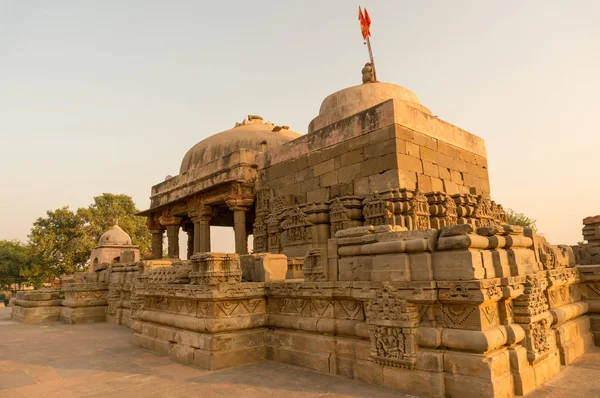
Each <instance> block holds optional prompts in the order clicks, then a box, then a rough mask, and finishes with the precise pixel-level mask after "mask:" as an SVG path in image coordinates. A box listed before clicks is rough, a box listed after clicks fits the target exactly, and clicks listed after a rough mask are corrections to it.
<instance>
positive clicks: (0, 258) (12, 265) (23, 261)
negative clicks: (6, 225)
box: [0, 240, 33, 290]
mask: <svg viewBox="0 0 600 398" xmlns="http://www.w3.org/2000/svg"><path fill="white" fill-rule="evenodd" d="M32 260H33V257H32V256H31V249H30V247H29V246H28V245H25V244H23V243H21V242H19V241H17V240H0V290H9V289H10V287H11V285H13V284H20V283H21V282H22V281H23V277H22V276H21V270H24V269H27V268H29V267H31V265H32Z"/></svg>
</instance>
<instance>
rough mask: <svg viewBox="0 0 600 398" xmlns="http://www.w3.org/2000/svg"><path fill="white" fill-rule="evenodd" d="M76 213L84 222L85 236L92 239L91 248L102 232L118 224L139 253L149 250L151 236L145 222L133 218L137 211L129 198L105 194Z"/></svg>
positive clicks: (139, 218)
mask: <svg viewBox="0 0 600 398" xmlns="http://www.w3.org/2000/svg"><path fill="white" fill-rule="evenodd" d="M77 213H78V214H79V215H80V216H81V217H82V219H83V220H84V222H85V229H86V236H87V237H88V238H90V239H92V242H91V244H92V245H93V246H95V245H96V243H97V242H98V239H100V236H102V234H103V233H104V232H106V231H107V230H108V229H110V228H111V227H112V226H113V225H115V223H118V224H119V226H120V227H121V228H123V230H124V231H125V232H127V233H128V234H129V236H131V240H132V241H133V244H134V245H138V246H139V248H140V252H141V253H146V252H147V251H148V249H149V248H150V240H151V234H150V231H148V228H146V220H145V219H144V218H143V217H137V216H135V214H136V213H138V209H137V208H136V207H135V204H134V203H133V200H132V199H131V197H130V196H127V195H115V194H111V193H105V194H102V195H101V196H96V197H95V198H94V203H92V204H91V205H90V206H89V207H88V208H85V209H79V210H78V211H77ZM93 246H92V248H93ZM90 250H91V248H90ZM88 257H89V255H88Z"/></svg>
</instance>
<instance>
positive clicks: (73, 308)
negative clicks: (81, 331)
mask: <svg viewBox="0 0 600 398" xmlns="http://www.w3.org/2000/svg"><path fill="white" fill-rule="evenodd" d="M108 289H109V285H108V283H73V284H69V285H67V286H65V287H63V292H64V297H65V298H64V299H63V300H62V303H61V305H62V307H61V310H60V320H61V321H62V322H64V323H95V322H105V321H106V309H107V306H108Z"/></svg>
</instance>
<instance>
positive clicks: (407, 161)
mask: <svg viewBox="0 0 600 398" xmlns="http://www.w3.org/2000/svg"><path fill="white" fill-rule="evenodd" d="M396 156H397V157H398V158H397V159H398V168H399V169H402V170H408V171H414V172H416V173H423V165H422V163H421V159H419V158H418V157H413V156H409V155H403V154H401V153H399V154H397V155H396Z"/></svg>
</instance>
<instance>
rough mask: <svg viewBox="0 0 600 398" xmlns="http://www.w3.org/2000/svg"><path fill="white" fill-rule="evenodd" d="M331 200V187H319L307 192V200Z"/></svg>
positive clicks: (308, 201)
mask: <svg viewBox="0 0 600 398" xmlns="http://www.w3.org/2000/svg"><path fill="white" fill-rule="evenodd" d="M327 200H329V188H326V187H325V188H319V189H315V190H314V191H309V192H307V193H306V202H307V203H313V202H325V201H327Z"/></svg>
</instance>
